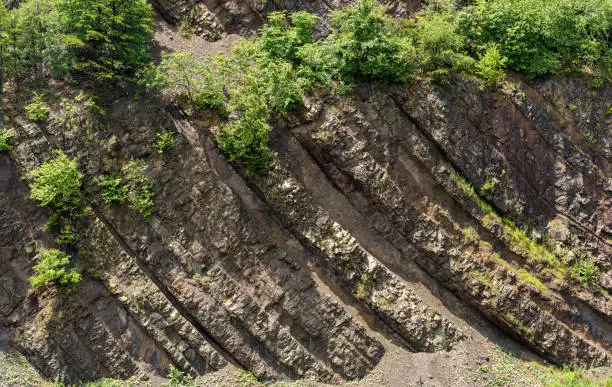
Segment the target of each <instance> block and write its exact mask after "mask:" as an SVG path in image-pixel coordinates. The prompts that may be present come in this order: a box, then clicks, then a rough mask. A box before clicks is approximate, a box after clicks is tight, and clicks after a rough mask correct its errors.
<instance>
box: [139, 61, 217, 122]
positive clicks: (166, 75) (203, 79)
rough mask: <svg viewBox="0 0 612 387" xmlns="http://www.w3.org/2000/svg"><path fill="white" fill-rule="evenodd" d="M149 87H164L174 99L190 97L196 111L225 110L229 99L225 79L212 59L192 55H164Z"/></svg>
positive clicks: (149, 76)
mask: <svg viewBox="0 0 612 387" xmlns="http://www.w3.org/2000/svg"><path fill="white" fill-rule="evenodd" d="M146 82H147V87H148V88H149V89H153V88H164V89H165V90H166V91H167V92H168V93H170V94H171V95H173V96H177V95H180V94H183V93H184V94H186V95H187V97H188V99H189V102H190V104H191V107H192V108H193V109H194V110H197V109H202V108H205V107H208V108H217V109H218V108H221V107H222V105H223V102H224V100H225V96H224V77H223V74H222V73H221V72H220V70H219V68H218V67H217V66H216V65H215V63H213V61H209V60H204V61H202V60H198V59H196V58H194V56H193V53H192V52H185V51H177V52H173V53H166V52H164V53H162V60H161V63H160V64H159V65H158V66H157V67H155V68H153V69H152V71H151V72H150V73H149V74H148V77H147V81H146Z"/></svg>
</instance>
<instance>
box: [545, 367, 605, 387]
mask: <svg viewBox="0 0 612 387" xmlns="http://www.w3.org/2000/svg"><path fill="white" fill-rule="evenodd" d="M542 379H543V381H544V386H545V387H609V386H612V376H607V377H605V379H598V378H596V377H593V376H591V377H589V376H587V374H586V373H585V369H584V368H582V367H576V368H574V369H570V368H569V367H567V366H563V368H561V369H557V368H553V367H550V368H549V370H548V372H547V373H545V374H544V375H543V376H542Z"/></svg>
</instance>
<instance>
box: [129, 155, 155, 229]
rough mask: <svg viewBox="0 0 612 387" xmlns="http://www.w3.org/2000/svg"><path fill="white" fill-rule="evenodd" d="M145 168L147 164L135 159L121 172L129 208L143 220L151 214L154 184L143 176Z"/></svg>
mask: <svg viewBox="0 0 612 387" xmlns="http://www.w3.org/2000/svg"><path fill="white" fill-rule="evenodd" d="M147 168H148V165H147V163H145V162H144V161H143V160H140V159H137V160H130V162H129V163H127V164H126V165H125V167H123V169H122V170H121V172H122V173H123V179H124V181H125V186H126V188H127V200H128V202H129V205H130V208H131V209H132V210H133V211H134V212H136V213H138V214H140V215H142V217H143V218H145V219H146V218H148V217H150V216H151V215H152V214H153V184H155V182H154V181H153V180H151V179H149V178H148V177H146V176H145V174H144V173H145V171H146V170H147Z"/></svg>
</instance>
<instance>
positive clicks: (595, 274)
mask: <svg viewBox="0 0 612 387" xmlns="http://www.w3.org/2000/svg"><path fill="white" fill-rule="evenodd" d="M570 276H571V277H572V278H574V279H576V280H578V281H580V282H582V283H583V284H585V285H587V286H591V285H594V284H596V283H597V280H598V279H599V268H598V267H597V265H596V264H595V261H594V260H593V259H581V260H579V261H578V262H576V264H574V266H572V268H571V270H570Z"/></svg>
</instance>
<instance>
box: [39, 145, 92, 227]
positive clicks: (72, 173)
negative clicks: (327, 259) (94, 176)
mask: <svg viewBox="0 0 612 387" xmlns="http://www.w3.org/2000/svg"><path fill="white" fill-rule="evenodd" d="M54 155H55V158H53V159H51V160H49V161H46V162H44V163H43V164H42V165H41V166H40V167H38V168H36V169H35V170H33V171H32V172H31V173H30V177H31V178H33V180H34V181H33V183H32V184H30V198H31V199H33V200H35V201H37V202H38V204H39V205H40V206H41V207H47V206H49V207H51V208H52V209H53V211H54V212H55V215H56V216H68V217H73V216H75V215H77V214H78V212H79V210H80V207H81V179H82V178H83V175H82V174H81V173H80V172H79V169H78V167H77V162H76V159H72V160H71V159H69V158H68V156H66V155H65V154H64V152H62V151H61V150H56V151H55V152H54Z"/></svg>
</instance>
